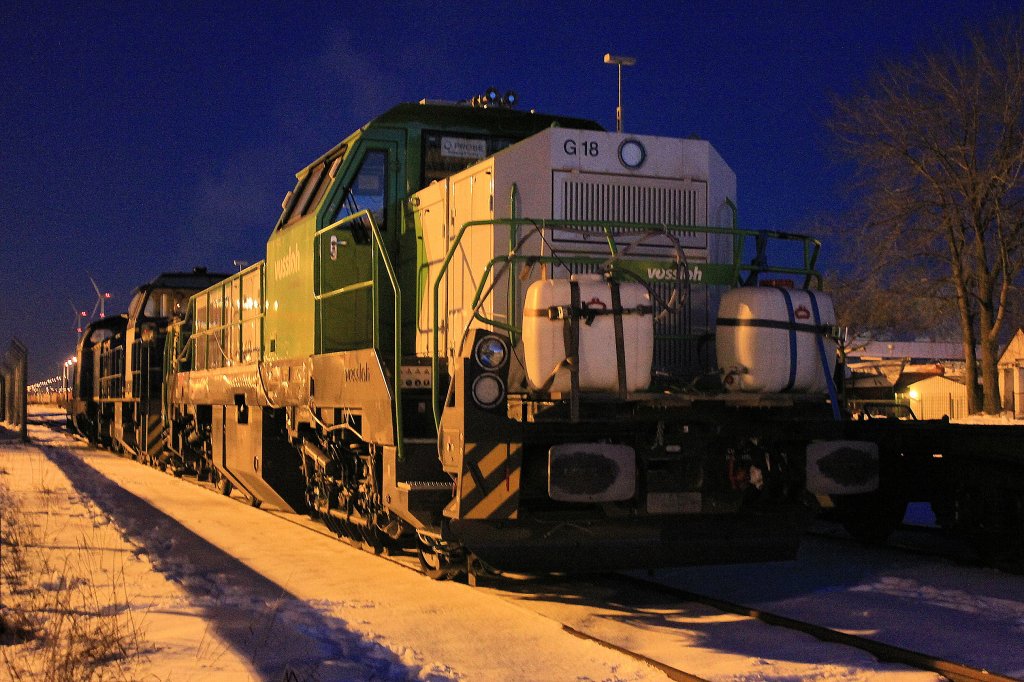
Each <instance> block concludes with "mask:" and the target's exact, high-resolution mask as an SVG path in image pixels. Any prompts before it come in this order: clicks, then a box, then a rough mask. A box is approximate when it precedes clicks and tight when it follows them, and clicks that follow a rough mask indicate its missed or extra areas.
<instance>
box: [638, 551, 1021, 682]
mask: <svg viewBox="0 0 1024 682" xmlns="http://www.w3.org/2000/svg"><path fill="white" fill-rule="evenodd" d="M897 539H899V538H897ZM657 579H658V580H660V581H662V582H665V583H666V584H670V585H674V586H676V587H680V588H683V589H688V590H692V591H694V592H700V593H701V594H707V595H710V596H714V597H718V598H720V599H724V600H728V601H732V602H735V603H740V604H744V605H746V606H750V607H754V608H758V609H762V610H764V611H767V612H771V613H776V614H780V615H783V616H788V617H790V618H796V619H800V620H808V621H811V622H813V623H816V624H818V625H823V626H826V627H831V628H834V629H837V630H841V631H843V632H848V633H851V634H856V635H862V636H868V637H870V638H872V639H875V640H878V641H881V642H885V643H888V644H893V645H896V646H899V647H902V648H905V649H910V650H913V651H919V652H922V653H926V654H931V655H933V656H935V657H937V658H942V659H946V660H950V661H955V662H958V663H964V664H967V665H971V666H974V667H978V668H982V669H985V670H988V671H990V672H994V673H1000V674H1002V675H1006V676H1008V677H1013V678H1020V679H1024V647H1022V646H1021V642H1022V641H1024V576H1020V575H1010V574H1006V573H1002V572H1000V571H997V570H995V569H988V568H977V567H970V566H961V565H956V564H954V563H952V562H948V561H944V560H941V559H932V558H922V557H918V556H914V555H913V554H908V553H906V552H902V551H901V550H898V549H886V548H865V547H861V546H859V545H857V544H856V543H851V542H849V541H841V540H836V539H831V538H828V537H807V538H805V539H804V542H803V544H802V546H801V548H800V553H799V555H798V558H797V560H796V561H788V562H781V563H778V564H751V565H745V566H705V567H690V568H681V569H672V570H666V571H660V572H658V575H657Z"/></svg>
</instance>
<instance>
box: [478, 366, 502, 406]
mask: <svg viewBox="0 0 1024 682" xmlns="http://www.w3.org/2000/svg"><path fill="white" fill-rule="evenodd" d="M504 397H505V385H504V384H502V383H501V379H499V378H498V377H497V376H496V375H494V374H481V375H480V376H478V377H477V378H476V380H475V381H473V401H474V402H475V403H476V404H477V405H479V406H480V407H484V408H490V407H494V406H495V405H497V404H498V403H500V402H501V400H502V398H504Z"/></svg>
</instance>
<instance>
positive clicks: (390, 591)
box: [0, 413, 1024, 680]
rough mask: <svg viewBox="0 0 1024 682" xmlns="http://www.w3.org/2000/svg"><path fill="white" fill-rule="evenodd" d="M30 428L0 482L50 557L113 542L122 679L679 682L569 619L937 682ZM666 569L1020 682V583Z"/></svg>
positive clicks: (712, 667) (901, 558) (761, 656)
mask: <svg viewBox="0 0 1024 682" xmlns="http://www.w3.org/2000/svg"><path fill="white" fill-rule="evenodd" d="M41 416H42V415H41V414H39V413H37V415H36V418H39V417H41ZM30 435H31V436H32V438H33V443H32V444H31V445H21V444H19V443H17V442H16V441H14V440H12V439H11V438H7V439H6V440H2V439H0V483H5V484H6V485H7V487H8V488H10V489H11V490H12V492H15V493H16V494H18V495H20V496H21V497H22V498H24V500H25V502H24V503H23V506H24V507H25V508H26V509H32V510H33V511H34V512H36V516H37V518H38V519H40V520H45V526H46V528H47V529H48V530H47V533H45V534H44V535H43V536H44V537H45V538H46V540H47V544H49V545H51V546H52V548H53V549H54V550H57V549H59V548H60V547H65V548H69V551H74V552H78V551H81V549H82V547H83V545H86V544H87V545H90V546H93V547H96V548H101V550H102V552H103V556H105V557H107V560H106V564H111V565H113V566H114V568H115V569H116V570H114V571H112V573H113V574H115V575H117V574H121V575H123V576H124V577H125V579H124V580H123V581H122V583H120V585H121V586H120V588H119V589H120V590H121V596H122V598H123V599H125V600H126V601H127V602H128V603H129V604H130V606H131V613H132V614H133V618H134V620H135V621H136V622H137V623H138V624H139V631H140V633H141V634H142V636H143V637H144V639H145V641H146V643H147V644H146V651H147V656H146V657H145V659H143V660H142V662H141V665H140V666H139V667H138V669H137V670H135V671H133V674H132V675H131V676H129V679H132V678H134V679H139V678H142V677H146V676H149V677H152V678H156V679H172V680H189V679H193V680H206V679H223V680H229V679H230V680H235V679H264V680H281V679H286V674H288V673H289V672H290V673H291V675H292V677H290V678H288V679H298V680H305V679H308V680H362V679H378V680H405V679H424V680H449V679H465V680H664V679H667V678H666V676H665V675H664V673H662V672H660V671H658V670H656V669H655V668H653V667H650V666H648V665H646V664H643V663H641V662H638V661H637V660H635V659H633V658H630V657H628V656H626V655H625V654H622V653H619V652H616V651H614V650H612V649H609V648H605V647H602V646H600V645H599V644H596V643H594V642H590V641H585V640H581V639H579V638H577V637H574V636H572V635H571V634H569V633H567V632H565V631H563V629H562V627H561V623H566V624H569V625H571V626H572V627H574V628H576V629H578V630H582V631H584V632H588V633H591V634H594V635H595V636H598V637H601V638H604V639H607V640H609V641H611V642H613V643H614V644H617V645H619V646H621V647H623V648H627V649H631V650H637V651H641V652H643V653H645V654H647V655H650V656H652V657H654V658H656V659H657V660H659V661H662V662H664V663H666V664H668V665H671V666H674V667H677V668H680V669H683V670H686V671H688V672H690V673H693V674H696V675H700V676H702V677H705V678H708V679H714V680H797V679H817V680H860V679H878V680H883V679H885V680H887V679H899V680H932V679H937V678H936V676H935V675H931V674H928V673H921V672H917V671H912V670H909V669H906V668H902V667H900V666H894V665H891V664H883V663H879V662H878V661H875V660H874V659H873V658H872V657H871V656H869V655H868V654H865V653H863V652H860V651H856V650H851V649H848V648H846V647H841V646H837V645H831V644H824V643H821V642H818V641H817V640H814V639H813V638H810V637H808V636H805V635H798V634H794V633H792V632H789V631H786V630H783V629H780V628H773V627H770V626H767V625H764V624H762V623H760V622H757V621H754V620H751V619H749V618H744V617H739V616H734V615H729V614H723V613H721V612H718V611H715V610H714V609H710V608H708V607H703V606H698V605H693V604H679V603H669V602H667V601H665V600H658V601H657V602H654V603H652V602H650V601H647V602H640V603H638V602H637V600H636V599H635V598H634V596H633V595H631V594H629V593H628V590H627V589H626V588H625V587H623V588H617V587H608V586H607V585H605V586H603V587H602V586H600V585H596V584H591V583H589V582H587V581H584V580H561V581H557V580H554V581H553V580H550V579H548V580H543V581H538V580H520V581H509V582H508V583H506V584H489V585H487V586H484V587H479V588H472V587H469V586H467V585H464V584H459V583H453V582H440V583H439V582H434V581H431V580H429V579H428V578H425V577H423V576H421V575H419V574H417V573H415V572H413V571H411V570H409V569H408V568H405V567H403V566H401V565H397V564H396V563H394V562H391V561H387V560H384V559H382V558H379V557H374V556H372V555H370V554H367V553H365V552H362V551H360V550H357V549H355V548H353V547H350V546H348V545H347V544H345V543H343V542H340V541H338V540H336V539H334V538H330V537H326V536H325V535H324V534H322V533H318V532H315V531H313V530H310V529H309V528H307V527H304V522H303V521H302V520H301V519H300V518H297V517H291V518H289V517H288V516H286V515H285V516H281V515H271V514H267V513H265V512H262V511H259V510H256V509H252V508H250V507H248V506H246V505H245V504H243V503H241V502H240V501H239V500H238V499H230V498H225V497H221V496H219V495H217V494H215V493H213V492H211V491H209V490H206V489H204V488H201V487H198V486H196V485H195V484H193V483H190V482H187V481H181V480H176V479H174V478H172V477H170V476H168V475H166V474H163V473H160V472H158V471H155V470H153V469H150V468H147V467H144V466H142V465H139V464H137V463H135V462H131V461H129V460H125V459H122V458H120V457H117V456H114V455H111V454H109V453H106V452H103V451H98V450H93V449H89V448H86V447H85V446H84V444H83V443H81V442H80V441H78V440H76V439H72V438H69V437H67V436H66V435H64V434H63V433H61V432H59V431H54V430H50V429H48V428H46V427H44V426H40V425H32V426H31V431H30ZM44 498H45V499H44ZM83 538H85V539H87V540H88V542H83V541H82V539H83ZM106 564H105V565H106ZM658 577H659V578H660V579H664V580H666V581H668V582H671V583H673V584H679V585H682V586H684V587H687V588H689V589H692V590H693V591H697V592H702V593H711V594H718V595H719V596H722V597H725V598H729V599H732V600H734V601H740V602H743V603H745V604H752V605H758V606H761V607H762V608H765V609H766V610H771V611H775V612H781V613H785V614H787V615H791V616H794V617H804V618H807V619H810V620H815V619H817V620H819V621H820V620H822V619H823V618H825V619H828V620H830V622H825V623H823V624H825V625H834V626H838V627H841V628H843V629H844V630H847V631H850V632H856V633H858V634H861V633H867V634H870V635H872V636H876V637H878V638H879V639H883V640H885V641H889V642H892V643H895V644H899V645H902V646H905V647H907V648H912V649H918V650H923V651H928V652H931V653H933V654H936V655H939V656H943V657H946V658H951V659H954V660H958V659H959V660H963V661H964V662H968V663H972V664H975V665H987V666H990V669H992V670H994V671H998V672H1002V673H1004V674H1010V675H1018V676H1024V653H1022V652H1021V647H1020V642H1021V640H1022V636H1024V578H1021V577H1019V576H1007V575H1003V574H1000V573H998V572H995V571H985V570H978V569H968V568H962V567H956V566H953V565H950V564H945V563H940V562H936V561H932V560H926V559H918V558H912V557H907V556H905V555H900V554H899V553H897V552H887V551H884V550H879V551H864V550H861V549H859V548H856V547H854V546H852V545H846V544H840V543H835V542H832V541H830V540H827V539H809V540H808V542H807V543H806V545H805V547H804V550H803V551H802V552H801V556H800V558H799V560H798V561H794V562H783V563H779V564H760V565H751V566H732V567H721V566H714V567H704V568H691V569H681V570H674V571H666V572H662V573H660V574H659V576H658ZM39 578H40V581H39V586H38V587H39V589H40V590H45V589H47V587H48V585H49V583H48V582H47V580H46V577H45V576H39ZM97 580H99V578H97ZM21 646H29V645H21ZM7 648H10V647H7ZM2 675H3V673H2V672H0V676H2Z"/></svg>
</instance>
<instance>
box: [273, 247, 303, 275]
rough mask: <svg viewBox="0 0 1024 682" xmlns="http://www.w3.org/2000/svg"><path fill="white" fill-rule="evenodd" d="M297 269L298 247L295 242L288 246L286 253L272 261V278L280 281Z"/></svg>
mask: <svg viewBox="0 0 1024 682" xmlns="http://www.w3.org/2000/svg"><path fill="white" fill-rule="evenodd" d="M298 271H299V247H298V246H297V245H295V244H293V245H291V246H290V247H288V253H287V254H285V255H284V256H283V257H282V258H279V259H278V260H276V261H274V280H275V281H280V280H282V279H284V278H285V277H290V276H292V275H294V274H295V273H296V272H298Z"/></svg>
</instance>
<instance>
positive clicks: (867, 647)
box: [610, 573, 1019, 682]
mask: <svg viewBox="0 0 1024 682" xmlns="http://www.w3.org/2000/svg"><path fill="white" fill-rule="evenodd" d="M610 577H611V578H612V579H614V580H617V581H622V582H627V583H629V584H631V585H634V586H638V587H642V588H645V589H648V590H650V591H652V592H659V593H661V594H665V595H669V596H673V597H678V598H680V599H685V600H686V601H689V602H694V603H697V604H703V605H704V606H709V607H711V608H714V609H718V610H719V611H723V612H725V613H733V614H736V615H739V616H747V617H749V618H753V619H755V620H759V621H761V622H762V623H766V624H768V625H775V626H778V627H783V628H786V629H789V630H794V631H796V632H802V633H804V634H808V635H811V636H812V637H814V638H816V639H818V640H821V641H823V642H831V643H834V644H842V645H843V646H848V647H853V648H855V649H860V650H861V651H865V652H867V653H869V654H871V655H872V656H874V657H875V658H877V659H878V660H879V661H884V662H886V663H901V664H903V665H906V666H909V667H911V668H916V669H918V670H924V671H927V672H934V673H937V674H939V675H942V676H943V677H945V678H947V679H949V680H951V681H952V682H1019V680H1017V679H1016V678H1013V677H1007V676H1005V675H1000V674H998V673H992V672H989V671H987V670H982V669H980V668H974V667H972V666H969V665H966V664H963V663H957V662H955V661H949V660H946V659H942V658H939V657H937V656H932V655H930V654H925V653H921V652H919V651H911V650H910V649H904V648H903V647H898V646H896V645H893V644H886V643H885V642H880V641H878V640H875V639H869V638H867V637H860V636H858V635H851V634H849V633H846V632H842V631H840V630H835V629H832V628H829V627H825V626H823V625H815V624H814V623H808V622H806V621H802V620H798V619H796V618H790V617H789V616H783V615H780V614H777V613H772V612H770V611H764V610H762V609H756V608H751V607H749V606H743V605H741V604H737V603H735V602H731V601H728V600H726V599H719V598H717V597H710V596H707V595H702V594H698V593H696V592H691V591H689V590H684V589H681V588H678V587H672V586H671V585H665V584H664V583H659V582H655V581H651V580H648V579H645V578H641V577H637V576H631V575H626V574H621V573H616V574H611V576H610Z"/></svg>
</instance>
